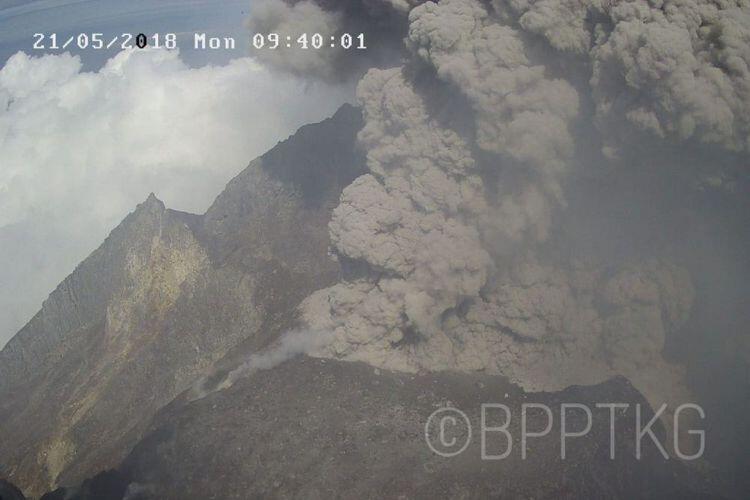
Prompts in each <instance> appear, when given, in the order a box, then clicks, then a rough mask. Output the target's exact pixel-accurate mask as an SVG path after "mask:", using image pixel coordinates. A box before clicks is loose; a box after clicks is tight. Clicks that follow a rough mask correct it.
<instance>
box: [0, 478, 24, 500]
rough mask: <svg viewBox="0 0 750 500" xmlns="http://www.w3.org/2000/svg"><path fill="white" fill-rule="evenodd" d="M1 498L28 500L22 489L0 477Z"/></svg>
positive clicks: (2, 499) (0, 499) (3, 499)
mask: <svg viewBox="0 0 750 500" xmlns="http://www.w3.org/2000/svg"><path fill="white" fill-rule="evenodd" d="M0 500H26V497H24V496H23V493H21V490H19V489H18V488H16V487H15V486H13V485H12V484H10V483H9V482H8V481H5V480H3V479H0Z"/></svg>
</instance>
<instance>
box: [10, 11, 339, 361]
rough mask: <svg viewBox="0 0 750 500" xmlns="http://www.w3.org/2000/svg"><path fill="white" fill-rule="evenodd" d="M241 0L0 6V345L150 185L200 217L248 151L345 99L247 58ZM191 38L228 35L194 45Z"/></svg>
mask: <svg viewBox="0 0 750 500" xmlns="http://www.w3.org/2000/svg"><path fill="white" fill-rule="evenodd" d="M250 10H251V9H250V4H249V2H247V1H242V2H238V1H235V0H230V1H187V2H186V1H180V2H175V1H143V0H136V1H130V2H119V1H111V0H104V1H98V2H92V1H74V0H67V1H52V0H43V1H36V2H17V1H10V2H8V1H6V2H0V346H2V345H4V344H5V342H7V340H9V339H10V338H11V337H12V336H13V335H14V334H15V333H16V332H17V331H18V329H20V328H21V327H22V326H23V324H25V323H26V322H27V321H28V320H29V319H30V318H31V317H32V316H33V315H34V314H35V313H36V311H38V310H39V308H40V306H41V304H42V302H43V300H44V299H45V298H46V297H47V296H48V295H49V293H50V292H51V291H52V290H53V289H54V288H55V286H56V285H57V284H58V283H59V282H60V281H62V279H64V278H65V276H67V275H68V274H69V273H70V272H72V271H73V269H74V268H75V266H76V265H77V264H78V263H79V262H80V261H82V260H83V259H84V258H85V257H86V256H87V255H88V254H89V253H90V252H91V251H93V250H94V249H95V248H96V247H97V246H99V244H100V243H101V242H102V241H103V240H104V238H105V237H106V235H107V234H108V233H109V231H111V229H113V228H114V227H115V226H116V225H117V224H118V223H119V221H120V220H122V218H123V217H124V216H125V215H127V213H128V212H130V211H132V210H133V209H134V208H135V206H136V205H137V204H138V203H140V202H141V201H143V200H145V199H146V197H147V196H148V194H149V193H150V192H154V193H155V194H156V195H157V197H159V198H160V199H162V200H163V201H164V202H165V203H166V205H167V206H168V207H170V208H175V209H178V210H184V211H190V212H194V213H202V212H203V211H205V209H206V208H207V207H208V206H209V205H210V203H211V201H212V200H213V199H214V198H215V196H216V195H218V194H219V193H220V192H221V190H222V189H223V187H224V185H225V184H226V183H227V182H228V181H229V180H230V179H231V178H232V177H233V176H234V175H236V174H237V173H239V172H240V171H241V170H242V168H244V167H245V166H246V165H247V163H248V162H249V161H250V160H252V159H253V158H254V157H256V156H258V155H260V154H262V153H263V152H265V151H266V150H268V149H270V148H271V147H273V146H274V145H275V144H276V143H277V142H278V141H280V140H283V139H285V138H286V137H288V136H289V135H291V134H292V133H294V131H295V130H296V129H297V128H298V127H300V126H301V125H303V124H305V123H310V122H315V121H319V120H322V119H324V118H325V117H327V116H330V115H331V114H332V113H333V112H335V110H336V109H337V108H338V107H339V106H340V105H341V104H342V103H343V102H344V101H347V100H350V97H351V92H352V91H351V88H349V87H348V86H346V85H336V86H333V85H327V84H322V83H310V82H307V81H302V80H296V79H294V78H293V77H289V76H280V75H278V74H272V73H270V72H269V70H267V69H264V68H263V67H261V66H260V65H259V64H257V63H256V62H255V61H254V60H253V59H252V58H251V57H249V55H248V52H247V47H246V45H243V44H245V43H246V40H247V38H248V36H247V31H246V28H245V26H244V21H245V19H246V18H247V16H248V15H249V13H250ZM36 32H47V33H49V32H56V33H57V34H58V36H60V37H67V36H69V35H70V34H74V33H78V32H101V33H104V34H105V38H106V36H107V34H118V33H121V32H144V33H153V32H161V33H165V32H172V33H178V34H179V37H180V38H178V40H180V43H179V47H180V50H179V51H166V50H151V49H146V50H132V51H123V52H118V51H114V50H112V51H109V52H106V51H103V52H96V51H92V50H89V51H85V52H82V51H72V52H65V53H63V52H61V51H56V52H48V53H45V52H44V51H36V50H33V49H32V44H33V33H36ZM193 32H207V33H209V34H216V35H221V36H233V37H235V39H236V40H237V41H238V43H237V48H236V49H235V50H234V51H231V50H230V51H218V52H200V51H194V50H192V48H191V45H192V44H188V43H184V42H183V40H187V39H188V38H191V34H192V33H193Z"/></svg>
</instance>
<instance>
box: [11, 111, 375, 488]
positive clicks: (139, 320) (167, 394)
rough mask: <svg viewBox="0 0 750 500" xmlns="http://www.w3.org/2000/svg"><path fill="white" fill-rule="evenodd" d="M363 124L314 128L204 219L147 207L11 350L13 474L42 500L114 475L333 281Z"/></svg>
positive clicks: (236, 183)
mask: <svg viewBox="0 0 750 500" xmlns="http://www.w3.org/2000/svg"><path fill="white" fill-rule="evenodd" d="M360 120H361V117H360V114H359V111H358V110H356V109H354V108H352V107H350V106H345V107H343V108H342V109H341V110H339V112H338V113H337V114H336V115H335V116H334V117H332V118H331V119H329V120H326V121H324V122H323V123H321V124H317V125H311V126H306V127H303V128H302V129H301V130H300V131H299V132H298V133H297V134H296V135H295V136H294V137H292V138H290V139H289V140H287V141H285V142H284V143H281V144H279V145H278V146H277V147H276V148H274V149H273V150H272V151H270V152H269V153H268V154H266V155H264V156H263V157H261V158H259V159H258V160H256V161H254V162H252V163H251V164H250V166H248V168H247V169H245V170H244V171H243V172H242V173H241V174H239V175H238V176H237V177H236V178H235V179H233V180H232V181H231V182H230V183H229V185H228V186H227V188H226V190H225V191H224V192H223V193H222V194H221V195H220V196H219V197H218V198H217V200H216V202H215V203H214V204H213V206H212V207H211V208H210V209H209V210H208V212H207V213H206V214H205V215H203V216H196V215H190V214H185V213H180V212H175V211H172V210H168V209H166V208H165V207H164V205H163V204H162V203H161V202H160V201H159V200H157V199H156V198H155V197H154V196H153V195H152V196H150V197H149V198H148V199H147V200H146V201H145V202H144V203H142V204H141V205H139V206H138V208H137V209H136V210H135V211H134V212H133V213H132V214H130V215H129V216H128V217H127V218H126V219H125V220H124V221H123V222H122V223H121V224H120V225H119V226H118V227H117V228H116V229H115V230H114V231H113V232H112V234H111V235H110V236H109V237H108V238H107V240H106V241H105V242H104V244H103V245H102V246H101V247H100V248H99V249H97V250H96V251H95V252H94V253H93V254H92V255H91V256H89V257H88V258H87V259H86V260H85V261H84V262H83V263H82V264H81V265H80V266H79V267H78V268H77V269H76V270H75V271H74V272H73V273H72V274H71V275H70V276H69V277H68V278H67V279H66V280H65V281H64V282H63V283H62V284H61V285H60V286H59V287H58V288H57V290H55V291H54V292H53V293H52V294H51V295H50V297H49V299H48V300H47V301H46V302H45V303H44V306H43V307H42V310H41V311H40V312H39V313H38V314H37V315H36V316H35V317H34V319H33V320H32V321H30V322H29V324H28V325H26V326H25V327H24V328H23V329H22V330H21V331H20V332H19V333H18V335H17V336H16V337H15V338H14V339H13V340H11V341H10V342H9V343H8V345H7V346H6V347H5V348H4V349H3V351H2V352H1V353H0V421H2V422H3V424H2V426H1V427H0V476H4V477H8V478H9V479H11V480H12V481H13V482H14V483H16V484H18V485H20V486H21V487H22V488H23V489H24V491H25V492H26V493H28V494H33V495H38V494H41V493H43V492H44V491H47V490H49V489H52V488H54V487H55V486H57V485H58V484H77V483H79V482H81V481H82V480H83V479H84V478H86V477H89V476H93V475H94V474H96V473H97V472H99V471H100V470H103V469H106V468H109V467H114V466H115V465H117V464H118V463H119V461H120V460H121V459H122V458H124V456H125V454H126V453H127V452H128V451H129V450H130V448H131V447H132V446H133V445H134V444H135V443H136V442H137V440H138V439H139V438H140V437H141V436H142V434H143V431H144V430H145V428H146V426H147V425H148V423H149V421H150V418H151V417H152V415H153V414H154V413H155V412H156V411H157V410H158V409H160V408H161V407H163V406H164V405H165V404H167V403H169V402H170V401H171V400H172V399H173V398H174V397H175V396H176V395H177V394H179V393H181V392H182V391H184V390H185V389H186V388H187V387H189V386H190V384H191V383H193V382H194V381H195V379H196V378H197V377H199V376H200V375H202V374H203V373H204V371H205V370H206V369H208V367H210V366H212V365H213V364H214V363H215V362H216V361H217V360H219V359H221V358H223V357H224V356H225V355H226V354H227V353H228V352H230V351H231V350H232V349H233V348H235V347H237V346H239V345H243V344H244V348H247V349H252V348H257V347H259V346H262V345H265V344H266V343H267V342H268V341H270V340H272V339H273V335H274V332H277V331H278V330H279V329H280V328H282V325H280V324H279V322H280V321H289V319H290V316H289V314H288V313H289V311H291V310H292V309H293V308H294V306H295V305H296V304H297V303H298V302H299V301H300V300H301V299H302V298H304V297H305V296H306V295H307V294H309V293H310V292H312V291H313V290H315V289H316V288H317V287H319V286H320V284H321V283H330V282H332V281H333V280H334V279H335V278H336V274H337V266H336V265H335V263H334V262H332V261H331V260H330V259H328V258H327V254H326V252H327V248H328V236H327V231H326V224H327V221H328V219H329V212H330V210H331V209H332V207H333V206H335V204H336V202H337V200H338V196H339V192H340V191H341V189H342V188H343V187H344V186H345V185H346V184H348V183H349V182H351V180H352V179H353V178H354V177H356V176H357V175H358V174H359V172H360V170H361V168H362V167H361V165H362V160H361V158H360V157H359V156H358V154H357V152H356V151H355V148H354V142H355V141H354V136H355V134H356V131H357V130H358V129H359V128H360V126H361V125H360ZM331 152H335V153H334V154H331ZM280 318H282V319H280Z"/></svg>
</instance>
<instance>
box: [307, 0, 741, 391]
mask: <svg viewBox="0 0 750 500" xmlns="http://www.w3.org/2000/svg"><path fill="white" fill-rule="evenodd" d="M410 7H412V6H410ZM745 7H746V5H745V4H744V3H742V2H736V3H733V2H727V3H723V4H716V3H709V2H706V3H691V2H663V3H661V2H659V3H653V2H652V3H647V2H641V1H634V2H621V3H617V4H611V3H607V2H584V1H572V2H554V1H541V2H524V1H516V0H509V1H507V2H506V1H500V0H498V1H493V2H482V1H478V0H442V1H441V2H439V3H436V2H426V3H421V4H420V5H417V6H413V8H411V9H409V12H408V28H407V29H406V30H405V32H404V34H403V37H402V38H403V39H404V47H405V50H406V54H407V56H406V57H405V59H404V61H403V62H401V63H399V64H398V65H397V66H396V67H393V68H390V69H371V70H370V71H369V72H368V73H367V74H366V75H364V77H363V78H362V79H361V81H360V82H359V85H358V90H357V100H358V103H359V104H360V106H361V107H362V108H363V110H364V116H365V126H364V128H363V130H362V131H361V132H360V134H359V142H360V144H361V146H362V148H363V149H364V150H365V151H366V154H367V165H368V168H369V173H368V174H366V175H364V176H362V177H360V178H359V179H357V180H356V181H354V183H352V184H351V185H350V186H348V187H347V188H346V189H345V190H344V192H343V194H342V196H341V200H340V205H339V206H338V207H337V208H336V209H335V210H334V212H333V217H332V220H331V222H330V225H329V233H330V237H331V242H332V245H333V251H334V253H335V254H336V255H338V256H339V257H342V258H343V259H342V263H343V265H344V266H345V267H346V265H347V263H348V262H352V261H354V262H357V263H359V264H360V266H359V267H355V268H354V269H353V270H352V272H350V273H347V274H346V276H347V278H346V279H344V280H342V281H341V282H340V283H338V284H336V285H334V286H332V287H330V288H327V289H324V290H320V291H318V292H316V293H314V294H313V295H312V296H310V297H309V298H308V299H306V301H305V302H304V303H303V304H302V306H301V309H302V312H303V316H304V318H305V321H306V322H307V324H308V325H310V327H311V328H315V329H324V330H331V331H333V332H334V334H335V336H334V339H333V341H332V342H331V344H330V345H329V346H328V347H327V348H326V349H325V351H326V355H327V356H332V357H337V358H343V359H352V360H361V361H366V362H369V363H371V364H374V365H377V366H383V367H386V368H392V369H397V370H407V371H416V370H443V369H450V370H462V371H483V372H489V373H501V374H504V375H506V376H509V377H510V378H511V379H513V380H514V381H515V382H517V383H519V384H520V385H522V386H523V387H525V388H526V389H528V390H559V389H562V388H564V387H567V386H569V385H572V384H591V383H596V382H599V381H602V380H604V379H605V378H608V377H611V376H614V375H617V374H620V375H623V376H626V377H628V378H629V379H630V380H631V382H632V383H633V384H634V385H635V386H636V387H637V388H638V389H639V390H641V392H643V394H644V395H645V396H646V397H647V398H648V399H649V401H651V402H652V403H653V404H655V405H660V404H661V403H662V402H665V401H667V402H679V401H688V400H690V398H691V389H690V388H689V387H688V384H687V379H686V375H685V367H684V366H681V365H680V363H678V362H675V360H674V359H671V358H670V357H669V356H668V355H667V354H666V353H667V351H668V350H669V344H670V342H671V343H674V342H680V340H679V338H680V335H683V332H684V331H685V330H686V329H689V326H688V325H689V319H690V317H691V316H692V315H693V314H694V309H695V303H696V288H695V287H696V285H695V281H696V279H695V277H694V276H693V274H694V271H693V270H691V269H689V268H688V267H687V266H688V265H690V263H693V264H694V263H695V262H696V256H695V255H690V250H686V249H685V248H684V241H686V240H684V239H681V236H679V235H677V236H674V238H672V239H671V240H670V238H669V237H666V234H667V233H669V232H670V230H671V227H670V226H671V225H673V224H674V225H681V227H685V228H689V227H690V226H689V224H687V225H686V224H685V222H684V221H682V220H678V219H677V217H673V215H674V214H678V213H685V212H686V211H687V210H689V208H688V207H687V206H686V205H687V204H688V203H689V202H688V201H687V200H688V199H689V198H691V197H692V198H696V197H697V196H698V195H696V194H695V193H697V192H698V191H700V190H701V189H703V188H698V187H697V186H698V185H700V184H702V183H703V181H702V180H701V179H703V180H706V179H707V177H710V178H716V176H719V177H723V176H725V175H729V176H730V177H731V176H733V175H736V173H737V171H738V170H740V169H741V168H743V167H744V166H746V163H747V153H748V148H747V146H748V144H747V138H748V122H747V117H748V116H750V115H748V113H746V112H745V111H744V110H745V109H746V108H747V106H748V104H749V102H750V95H748V93H747V89H748V85H750V77H748V74H747V71H746V67H747V58H748V56H750V45H748V43H749V42H750V38H748V36H747V30H748V29H749V28H750V22H748V21H749V20H747V19H746V15H747V14H746V12H744V11H743V12H740V10H743V8H745ZM745 11H746V9H745ZM683 148H684V149H686V150H689V151H691V152H693V153H695V154H696V155H697V156H698V157H701V158H708V157H712V158H714V159H715V161H714V162H708V163H705V162H704V163H703V164H700V165H696V163H699V162H698V161H697V160H696V161H693V160H690V161H686V156H687V154H689V153H687V154H686V153H685V152H683V151H682V149H683ZM704 150H705V151H710V153H708V154H705V153H701V151H704ZM646 169H656V170H657V171H655V172H654V173H652V174H650V177H649V175H647V174H645V173H644V170H646ZM729 172H734V174H731V173H729ZM739 176H740V177H743V176H742V174H739ZM623 179H628V180H627V181H625V183H624V184H620V185H621V188H620V190H619V191H620V192H619V193H618V194H617V197H618V199H619V200H620V201H622V200H624V203H625V204H626V206H628V207H630V208H629V210H632V207H638V206H640V205H639V204H640V203H646V204H648V203H652V202H653V200H654V199H657V200H660V203H662V204H663V207H662V210H666V213H660V214H658V210H660V209H659V208H656V207H654V208H653V211H652V212H649V211H648V210H649V209H648V208H645V209H644V212H646V214H647V215H645V217H646V218H647V219H648V218H651V217H654V218H658V220H659V221H660V223H661V225H656V231H657V233H658V232H659V231H660V232H661V237H659V238H653V237H652V236H645V234H646V233H647V232H648V231H643V229H644V228H646V227H648V224H649V223H648V222H646V221H645V220H644V221H640V220H631V221H629V222H628V224H629V227H627V228H626V227H620V226H618V224H619V223H620V222H619V220H618V219H617V218H610V219H608V217H612V213H613V210H614V208H613V206H614V204H615V203H617V202H620V201H611V202H610V201H609V200H603V201H604V204H603V206H597V204H596V201H595V200H599V201H602V200H601V197H600V196H598V194H597V190H598V189H601V188H602V186H606V189H607V190H611V189H617V184H618V183H621V181H622V180H623ZM655 179H659V180H658V183H659V185H666V184H669V183H670V182H671V183H672V184H675V185H678V186H682V187H680V188H679V189H683V191H682V192H681V194H680V196H683V197H684V199H682V200H680V199H679V198H678V197H676V198H670V197H669V196H668V195H667V194H666V192H665V194H664V195H663V199H661V198H659V197H658V195H657V197H656V198H651V199H649V200H648V201H644V200H645V199H647V198H646V197H645V195H644V194H643V192H649V191H650V189H652V187H651V186H650V183H653V182H654V180H655ZM688 179H690V180H688ZM688 184H690V185H688ZM741 184H742V186H743V187H742V188H741V189H746V187H747V183H745V182H744V181H743V182H741ZM686 186H687V187H686ZM675 189H676V188H675ZM725 194H726V193H725ZM735 195H736V193H735ZM735 195H732V196H735ZM720 196H723V195H720ZM733 199H735V200H736V199H737V198H733ZM609 203H612V205H608V204H609ZM670 203H671V204H670ZM569 210H573V213H576V214H580V213H581V212H582V211H583V212H585V213H587V214H590V215H587V216H586V217H587V220H588V222H589V223H590V222H591V221H596V223H595V225H596V226H597V227H606V226H612V225H614V226H615V227H616V229H614V230H610V231H609V232H607V231H601V232H600V233H598V234H596V233H594V230H593V229H592V228H589V227H586V226H585V225H584V224H583V223H582V222H579V221H577V220H575V217H572V216H569V215H567V212H568V211H569ZM600 210H601V211H602V213H601V214H598V213H597V212H598V211H600ZM652 214H653V215H652ZM657 214H658V215H657ZM737 216H738V213H737V212H735V213H733V215H732V217H737ZM620 218H622V217H620ZM626 218H627V217H626ZM618 230H619V231H620V232H621V233H623V234H622V236H618V237H619V238H620V240H621V241H623V242H625V243H626V244H625V245H621V247H620V248H618V249H617V251H615V252H607V251H603V250H601V248H604V247H607V245H606V244H602V242H604V241H606V240H607V238H608V234H611V233H613V232H614V233H616V232H617V231H618ZM573 234H575V235H578V236H579V238H578V239H577V240H573V239H572V236H571V235H573ZM649 238H651V239H649ZM703 255H704V257H708V258H709V259H710V258H713V257H712V256H710V255H707V254H703ZM362 263H364V264H366V266H365V271H364V272H362V271H361V264H362ZM696 272H701V271H700V270H697V271H696ZM699 280H704V278H703V277H700V278H699ZM744 355H745V356H747V359H750V356H749V355H750V353H744Z"/></svg>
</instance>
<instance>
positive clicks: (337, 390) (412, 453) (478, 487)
mask: <svg viewBox="0 0 750 500" xmlns="http://www.w3.org/2000/svg"><path fill="white" fill-rule="evenodd" d="M600 401H607V402H613V401H614V402H625V403H630V404H631V408H630V409H629V410H628V411H627V412H623V413H620V414H618V415H617V419H616V426H615V429H616V454H617V459H616V460H610V458H609V451H610V448H609V413H608V410H596V408H595V403H596V402H600ZM530 402H538V403H544V404H547V405H548V406H550V407H551V408H552V409H553V412H554V414H555V416H554V420H555V422H554V425H553V429H552V431H551V433H550V434H549V435H548V436H546V437H543V438H530V439H529V451H528V455H527V458H526V460H523V459H522V458H521V445H520V435H521V430H520V425H521V424H520V417H521V404H523V403H530ZM563 402H565V403H570V402H578V403H583V404H586V405H588V406H589V407H591V408H592V410H593V412H594V418H593V423H594V425H593V428H592V430H591V432H590V433H589V434H588V435H587V436H586V437H584V438H576V439H569V441H568V446H567V451H566V453H567V457H566V459H565V460H562V459H561V458H560V430H559V429H560V420H559V415H560V413H559V408H560V404H561V403H563ZM482 403H502V404H505V405H507V406H508V407H509V408H510V411H511V425H510V427H509V429H510V433H511V435H512V437H513V439H514V443H513V449H512V452H511V454H510V456H509V457H508V458H506V459H504V460H482V459H481V449H480V443H481V437H480V431H479V429H480V418H481V417H480V408H481V404H482ZM446 404H448V405H451V406H453V407H455V408H458V409H461V410H463V411H465V413H466V414H467V415H468V417H469V419H470V422H471V423H472V427H473V439H472V440H471V444H470V445H469V446H468V448H467V449H466V451H464V452H463V453H461V454H460V455H458V456H456V457H453V458H444V457H440V456H438V455H436V454H434V453H433V452H432V451H430V449H429V448H428V446H427V444H426V442H425V423H426V421H427V418H428V417H429V415H430V414H431V413H432V412H433V411H435V410H436V409H437V408H439V407H441V406H442V405H446ZM635 404H642V405H646V408H647V404H646V403H645V400H644V399H643V398H642V397H641V396H640V394H639V393H638V392H637V391H636V390H635V389H633V387H632V386H631V385H630V384H629V383H628V382H627V381H626V380H624V379H614V380H611V381H609V382H607V383H605V384H601V385H599V386H595V387H588V388H577V387H573V388H570V389H568V390H565V391H563V392H559V393H550V394H546V393H539V394H525V393H524V392H523V391H522V390H520V389H519V388H518V387H517V386H514V385H512V384H510V383H508V382H507V381H506V380H505V379H503V378H502V377H490V376H478V375H471V376H470V375H461V374H451V373H442V374H424V375H408V374H399V373H392V372H387V371H381V370H375V369H373V368H372V367H370V366H367V365H364V364H360V363H346V362H336V361H331V360H319V359H313V358H307V357H301V358H296V359H293V360H291V361H288V362H286V363H284V364H282V365H280V366H277V367H275V368H273V369H270V370H267V371H261V372H257V373H255V374H254V375H252V376H250V377H248V378H246V379H241V380H239V381H238V382H237V383H236V384H235V385H234V386H232V387H231V388H229V389H227V390H224V391H220V392H216V393H213V394H210V395H209V396H207V397H205V398H204V399H201V400H197V401H194V402H192V403H187V404H173V405H170V406H169V407H167V408H165V409H164V410H163V411H162V412H160V414H159V415H158V416H157V418H156V419H155V423H154V425H153V427H152V428H151V430H150V431H149V433H148V434H147V435H146V437H145V438H144V439H143V440H142V441H141V442H140V443H139V444H138V445H137V446H136V447H135V449H134V451H133V452H132V453H131V455H130V456H129V457H128V458H127V459H126V461H125V463H124V465H123V466H122V468H121V471H122V473H123V475H125V476H127V477H128V478H129V480H130V481H132V482H133V483H134V484H137V485H139V487H140V488H142V489H143V490H144V491H145V490H147V491H149V492H150V495H151V497H152V498H164V499H166V498H174V499H178V498H179V499H184V498H220V499H231V498H236V499H246V498H308V499H314V498H321V499H322V498H426V499H427V498H429V499H433V498H645V497H652V498H683V499H685V498H707V497H710V495H707V493H706V491H705V488H706V485H705V483H704V482H703V481H704V479H703V478H702V475H701V474H700V473H698V472H697V471H693V470H690V469H689V468H688V467H687V466H686V465H685V464H684V463H681V462H679V461H675V460H665V459H664V458H663V457H662V456H661V455H660V454H659V453H658V451H657V450H656V448H655V447H654V446H653V445H652V444H651V443H649V442H646V443H645V444H644V455H643V457H642V459H641V460H637V459H636V457H635V450H634V446H635V410H634V407H633V406H632V405H635ZM646 413H647V414H648V413H650V412H649V411H648V410H647V411H646ZM489 415H490V416H491V418H492V419H496V420H491V422H490V424H489V425H500V424H502V421H503V418H502V417H498V415H500V414H499V413H489ZM530 415H532V414H531V413H530ZM584 420H585V419H584V417H583V414H582V413H580V412H573V411H571V412H570V413H569V415H568V419H567V421H566V425H567V427H568V429H571V430H580V429H582V428H583V427H584V426H585V421H584ZM545 423H546V417H544V416H543V414H534V415H533V416H530V417H529V429H533V430H541V429H542V428H543V427H544V426H545ZM659 432H663V431H659ZM487 436H488V438H487V442H488V450H489V452H490V453H501V452H502V451H504V450H505V449H506V446H507V445H506V442H505V441H503V439H502V438H499V437H498V434H497V433H494V434H488V435H487ZM661 439H662V440H663V439H664V438H663V434H661Z"/></svg>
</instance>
